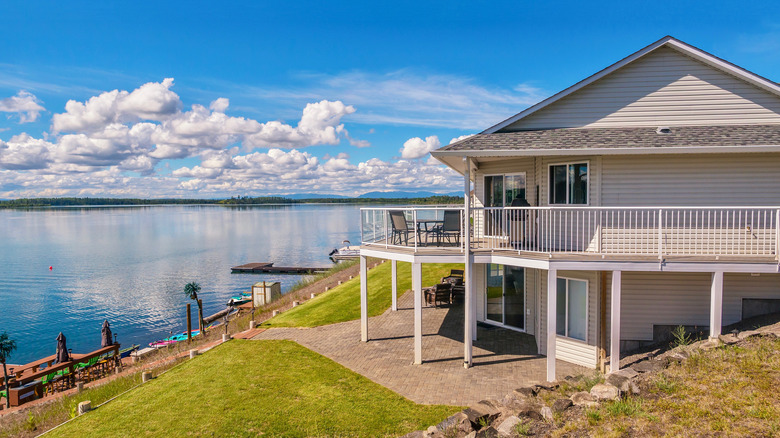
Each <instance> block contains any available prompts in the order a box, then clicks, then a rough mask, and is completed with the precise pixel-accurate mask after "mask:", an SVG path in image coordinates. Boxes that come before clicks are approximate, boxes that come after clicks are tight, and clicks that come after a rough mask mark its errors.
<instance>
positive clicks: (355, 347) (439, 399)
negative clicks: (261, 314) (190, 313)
mask: <svg viewBox="0 0 780 438" xmlns="http://www.w3.org/2000/svg"><path fill="white" fill-rule="evenodd" d="M412 300H413V294H412V293H411V292H409V293H405V294H403V295H402V296H400V297H399V298H398V311H395V312H393V311H390V310H388V311H386V312H385V313H384V314H383V315H380V316H376V317H373V318H369V320H368V330H369V342H367V343H363V342H360V321H359V320H358V321H349V322H345V323H340V324H333V325H328V326H322V327H314V328H273V329H269V330H266V331H264V332H263V333H260V334H258V335H257V336H255V337H254V338H252V339H255V340H260V339H289V340H293V341H295V342H298V343H299V344H301V345H303V346H305V347H307V348H309V349H311V350H313V351H316V352H318V353H320V354H322V355H323V356H326V357H328V358H330V359H332V360H334V361H336V362H338V363H340V364H341V365H343V366H345V367H347V368H349V369H351V370H352V371H355V372H357V373H359V374H361V375H363V376H365V377H367V378H369V379H371V380H373V381H374V382H376V383H379V384H380V385H383V386H385V387H387V388H389V389H391V390H393V391H395V392H397V393H399V394H401V395H403V396H404V397H407V398H408V399H410V400H412V401H414V402H416V403H426V404H449V405H470V404H474V403H476V402H478V401H480V400H484V399H490V398H501V397H503V396H504V395H506V394H507V393H509V392H510V391H512V390H513V389H514V388H517V387H520V386H525V385H529V384H533V383H543V382H545V381H546V380H547V374H546V370H547V363H546V359H545V357H544V356H540V355H538V354H537V346H536V341H535V339H534V337H533V336H530V335H526V334H524V333H519V332H516V331H512V330H507V329H503V328H499V327H492V326H485V325H479V327H478V340H477V341H474V349H473V355H474V356H473V366H472V367H471V368H470V369H465V368H464V367H463V321H464V315H463V304H462V303H460V304H455V305H449V306H444V307H439V308H433V307H423V350H422V351H423V364H422V365H413V363H412V362H413V360H414V351H413V344H414V336H413V330H414V324H413V301H412ZM556 362H557V370H558V377H559V378H562V377H563V376H566V375H570V374H580V373H588V372H592V370H588V369H586V368H583V367H580V366H577V365H573V364H570V363H567V362H562V361H556Z"/></svg>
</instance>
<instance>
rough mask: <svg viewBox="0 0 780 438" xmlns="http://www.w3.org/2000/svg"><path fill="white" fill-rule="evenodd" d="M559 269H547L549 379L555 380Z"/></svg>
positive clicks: (550, 380)
mask: <svg viewBox="0 0 780 438" xmlns="http://www.w3.org/2000/svg"><path fill="white" fill-rule="evenodd" d="M557 304H558V270H557V269H549V270H548V271H547V381H548V382H552V381H554V380H555V347H556V346H555V341H556V336H557V331H558V324H557V321H556V318H557V316H558V309H557V307H556V306H557Z"/></svg>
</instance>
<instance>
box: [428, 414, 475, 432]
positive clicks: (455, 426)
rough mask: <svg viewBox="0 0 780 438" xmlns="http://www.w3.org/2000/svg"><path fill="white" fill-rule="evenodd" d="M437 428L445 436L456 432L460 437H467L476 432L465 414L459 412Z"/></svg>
mask: <svg viewBox="0 0 780 438" xmlns="http://www.w3.org/2000/svg"><path fill="white" fill-rule="evenodd" d="M436 428H437V429H439V430H440V431H442V432H444V433H445V434H446V433H449V432H451V431H456V432H458V435H465V434H467V433H469V432H471V431H473V430H474V428H473V427H472V426H471V421H470V420H469V418H468V416H466V414H464V413H463V412H458V413H456V414H455V415H452V416H450V417H448V418H447V419H446V420H444V421H442V422H441V423H439V424H437V425H436Z"/></svg>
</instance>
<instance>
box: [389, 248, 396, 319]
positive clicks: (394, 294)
mask: <svg viewBox="0 0 780 438" xmlns="http://www.w3.org/2000/svg"><path fill="white" fill-rule="evenodd" d="M390 265H391V267H392V269H391V272H392V273H391V275H392V276H393V279H392V283H393V304H392V305H391V306H390V310H392V311H393V312H395V311H396V310H398V260H391V261H390Z"/></svg>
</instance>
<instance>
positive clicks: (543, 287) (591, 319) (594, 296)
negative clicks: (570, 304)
mask: <svg viewBox="0 0 780 438" xmlns="http://www.w3.org/2000/svg"><path fill="white" fill-rule="evenodd" d="M539 275H540V277H541V278H540V280H541V281H540V282H539V285H540V287H539V290H538V300H539V314H540V319H539V330H538V332H539V335H538V336H537V337H536V342H537V343H539V348H540V352H541V353H542V354H544V353H545V351H546V348H547V271H539ZM558 276H559V277H567V278H575V279H580V280H587V281H588V335H587V342H586V343H583V342H580V341H575V340H570V342H568V343H564V344H560V343H558V342H556V355H557V354H559V353H561V354H563V356H562V357H558V358H559V359H561V360H567V361H570V362H571V360H568V359H572V358H576V362H573V363H578V364H582V363H583V362H587V361H589V360H590V358H589V357H586V356H587V354H584V353H583V352H585V351H592V353H593V357H592V360H593V361H594V362H593V367H594V368H595V360H597V355H596V351H597V349H596V345H598V339H599V333H598V314H599V299H598V296H599V295H598V294H599V274H598V272H594V271H558ZM558 339H560V337H559V338H558ZM559 344H560V345H559ZM575 344H581V345H580V346H579V347H577V346H575ZM584 345H587V346H590V347H591V348H590V349H588V348H586V347H584ZM588 354H590V353H588ZM567 358H568V359H567ZM573 360H574V359H573Z"/></svg>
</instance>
